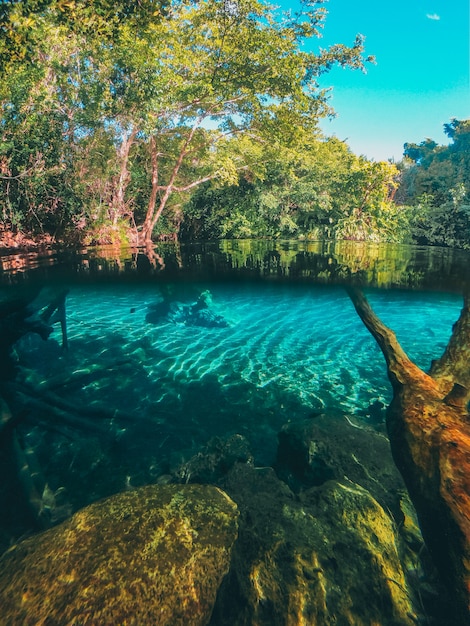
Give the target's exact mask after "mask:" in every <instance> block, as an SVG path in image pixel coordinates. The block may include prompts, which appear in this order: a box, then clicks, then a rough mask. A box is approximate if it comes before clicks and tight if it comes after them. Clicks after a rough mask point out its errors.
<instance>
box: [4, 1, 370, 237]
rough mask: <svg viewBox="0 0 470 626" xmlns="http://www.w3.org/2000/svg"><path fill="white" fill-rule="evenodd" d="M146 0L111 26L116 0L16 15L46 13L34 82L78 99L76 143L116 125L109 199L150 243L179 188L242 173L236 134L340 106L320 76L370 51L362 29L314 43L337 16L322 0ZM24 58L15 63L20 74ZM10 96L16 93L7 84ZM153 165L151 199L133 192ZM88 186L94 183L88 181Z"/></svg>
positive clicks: (307, 124)
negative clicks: (330, 100)
mask: <svg viewBox="0 0 470 626" xmlns="http://www.w3.org/2000/svg"><path fill="white" fill-rule="evenodd" d="M138 4H139V6H140V8H139V10H138V11H137V14H136V13H135V12H133V11H131V10H126V9H128V8H129V7H128V3H120V4H118V5H117V7H116V8H115V12H114V13H113V15H112V18H111V19H110V20H109V22H110V23H109V25H107V23H106V16H109V15H110V13H109V11H110V7H109V3H107V2H104V1H103V2H101V1H96V2H93V3H92V4H91V5H90V6H88V5H87V3H85V2H80V1H78V0H77V1H76V2H75V1H73V0H70V2H67V3H65V2H60V1H59V0H57V2H48V3H45V4H44V5H42V4H38V5H37V6H36V5H34V6H35V7H36V8H37V11H35V12H34V16H33V17H31V15H30V14H29V13H28V12H27V11H26V9H27V7H28V3H27V2H18V3H16V4H15V9H14V10H12V11H13V12H10V13H9V18H8V19H9V20H10V21H9V24H10V25H11V24H12V23H13V22H12V19H13V18H12V15H14V14H15V15H16V14H18V15H19V13H21V15H22V19H23V18H24V19H26V18H25V17H24V16H25V15H26V14H27V15H28V16H29V17H30V18H31V20H32V23H31V24H30V26H31V28H32V30H33V31H34V32H33V34H31V35H28V42H29V41H34V42H35V44H37V47H35V49H34V50H31V51H30V53H29V54H25V55H24V57H23V58H24V64H25V67H27V68H28V71H30V72H32V73H33V66H34V67H37V68H39V69H38V73H37V74H36V75H35V79H34V80H35V82H34V81H33V82H34V85H32V86H31V92H33V91H34V90H35V89H36V90H37V89H43V88H44V86H45V85H46V84H48V85H49V95H50V105H51V107H52V108H54V107H55V109H56V110H61V111H63V112H64V111H66V113H65V116H64V119H63V120H62V127H63V132H64V141H68V142H69V144H70V145H72V146H73V150H72V152H74V151H77V150H78V152H80V150H81V149H82V148H83V147H84V146H86V148H87V149H89V148H90V146H91V145H93V144H94V140H96V139H98V140H103V139H104V140H105V145H106V148H105V151H107V150H108V147H107V146H109V141H108V138H109V140H110V141H111V143H112V145H114V146H115V154H114V163H113V164H106V167H103V171H102V175H103V177H104V178H107V185H103V184H100V185H98V186H99V187H100V189H103V188H104V187H106V189H107V195H108V197H107V198H106V200H105V201H104V202H102V201H101V200H100V202H102V206H103V207H106V212H107V216H106V217H107V219H108V221H109V224H110V227H111V229H117V228H119V225H120V224H122V223H124V222H127V221H129V220H130V223H131V224H135V226H136V228H135V238H136V239H137V241H138V242H139V243H148V242H150V240H151V238H152V233H153V231H154V229H155V226H156V224H157V222H158V221H159V219H160V217H161V215H162V213H163V212H164V210H165V209H166V208H167V207H168V205H169V202H170V201H171V200H172V199H173V198H174V197H175V196H177V199H176V202H177V203H178V202H180V197H181V194H182V197H183V198H184V195H185V194H187V193H188V192H191V191H192V190H194V189H195V188H196V187H197V186H198V185H200V184H202V183H203V182H205V181H208V180H213V179H217V180H219V181H227V182H236V181H237V179H238V172H239V171H241V170H242V169H243V168H244V167H246V163H245V161H244V158H243V154H241V153H237V152H233V151H232V150H231V149H229V148H230V145H231V144H230V142H229V139H230V138H231V137H234V136H241V135H242V134H244V135H250V136H256V137H258V138H259V139H260V140H264V141H270V142H272V143H274V144H276V145H281V144H288V143H289V142H290V141H291V140H292V137H293V136H295V135H299V134H301V133H303V132H311V131H312V130H315V129H316V126H317V122H318V119H319V117H320V116H321V115H326V114H327V113H328V112H329V109H328V105H327V92H326V91H325V90H322V89H320V87H319V84H318V78H319V76H320V75H321V74H324V73H325V72H327V71H329V70H330V69H331V68H332V67H333V66H334V65H336V64H339V65H342V66H344V67H350V68H359V69H363V68H364V63H365V62H366V61H367V60H370V59H366V58H365V57H364V54H363V52H364V49H363V39H362V37H360V36H358V37H357V39H356V41H355V42H354V44H353V45H352V46H350V47H347V46H344V45H334V46H332V47H330V48H329V49H327V50H323V51H321V50H320V51H319V52H316V53H315V52H308V51H306V49H305V47H303V46H304V44H305V43H306V42H308V41H309V40H311V39H314V38H316V37H317V36H319V29H320V28H321V25H322V23H323V20H324V18H325V10H324V9H323V7H322V6H321V4H322V2H320V1H318V2H317V1H315V0H304V1H303V2H302V4H301V8H300V10H299V11H298V12H297V13H294V14H291V13H285V14H284V13H278V12H276V11H275V9H273V8H271V7H268V6H266V5H264V4H262V3H261V2H248V1H247V0H238V1H235V2H226V1H222V0H206V1H204V2H183V1H182V2H177V1H174V2H173V3H172V4H171V5H170V6H169V7H162V5H161V4H159V3H154V2H151V1H150V0H149V1H147V2H143V3H138ZM82 8H84V9H85V8H86V9H87V10H86V11H85V13H84V15H85V17H84V20H83V24H82V25H80V24H79V19H78V17H77V16H78V11H79V9H80V10H81V9H82ZM15 11H16V13H15ZM28 23H29V22H28ZM93 24H96V26H97V27H96V30H95V31H93V32H92V27H93ZM46 32H47V36H46V37H45V36H44V35H45V33H46ZM51 42H54V45H56V44H60V45H61V46H62V50H60V46H59V48H58V49H57V50H56V49H52V48H51ZM72 42H74V44H73V45H74V50H73V52H71V49H70V47H71V45H72ZM30 60H31V64H29V61H30ZM16 71H17V70H14V69H11V67H10V78H11V77H13V76H14V75H15V74H16ZM8 82H9V84H10V85H11V84H12V83H11V81H8ZM26 97H28V96H26ZM3 102H4V104H3V106H4V107H5V108H8V107H9V106H10V103H9V98H8V96H7V95H6V96H5V98H4V99H3ZM33 108H34V109H35V111H36V114H37V115H42V114H44V113H46V115H48V114H49V111H50V109H47V108H46V109H45V108H44V106H43V104H42V102H41V101H40V100H35V102H34V107H33ZM67 117H68V119H66V118H67ZM72 127H73V129H74V130H73V132H71V128H72ZM95 145H96V141H95ZM144 150H145V151H146V152H147V158H145V157H144V156H143V152H144ZM134 157H136V158H137V160H138V162H139V164H140V169H139V171H138V172H136V171H135V170H134V169H133V164H132V159H133V158H134ZM80 162H81V163H83V162H84V161H83V160H81V161H80ZM75 163H76V159H74V164H75ZM143 165H145V167H146V170H147V171H146V174H147V182H146V185H145V187H146V190H145V191H146V193H147V206H146V210H145V211H142V209H141V207H137V206H134V205H133V202H132V197H130V195H129V193H128V190H129V185H131V186H132V185H133V184H134V183H135V180H136V175H138V177H140V179H141V184H142V188H141V189H140V190H139V191H140V196H141V197H143V196H144V188H143V186H144V185H143V180H142V178H141V175H140V172H141V171H142V166H143ZM79 186H80V187H81V192H83V188H84V187H85V189H86V190H88V191H90V187H89V186H87V185H86V183H84V181H83V180H81V181H79ZM75 191H76V189H75ZM85 195H86V194H85Z"/></svg>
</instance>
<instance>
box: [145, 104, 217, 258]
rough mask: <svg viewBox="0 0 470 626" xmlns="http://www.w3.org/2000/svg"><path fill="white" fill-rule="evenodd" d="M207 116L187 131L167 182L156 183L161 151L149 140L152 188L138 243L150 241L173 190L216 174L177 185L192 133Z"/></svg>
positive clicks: (146, 244)
mask: <svg viewBox="0 0 470 626" xmlns="http://www.w3.org/2000/svg"><path fill="white" fill-rule="evenodd" d="M206 116H207V114H206V115H203V116H201V118H200V119H198V120H197V121H196V122H195V124H194V126H193V127H192V128H191V130H190V131H189V133H188V136H187V137H186V140H185V141H184V142H183V145H182V147H181V150H180V153H179V155H178V158H177V160H176V163H175V165H174V166H173V169H172V171H171V174H170V178H169V181H168V184H166V185H159V184H158V158H159V157H160V156H161V153H159V152H158V149H157V145H156V141H155V138H154V137H152V139H151V141H150V142H149V146H150V151H151V152H150V155H151V163H152V189H151V192H150V198H149V203H148V206H147V213H146V216H145V220H144V223H143V224H142V227H141V229H140V233H139V245H141V246H148V245H150V244H151V243H152V233H153V229H154V228H155V226H156V224H157V222H158V220H159V219H160V217H161V215H162V213H163V211H164V209H165V207H166V206H167V203H168V200H169V199H170V197H171V195H172V193H173V192H175V191H176V192H185V191H189V190H190V189H192V188H194V187H196V186H198V185H200V184H202V183H204V182H206V181H208V180H211V179H212V178H215V176H217V173H214V174H212V175H209V176H204V177H202V178H200V179H199V180H196V181H193V182H192V183H190V184H188V185H185V186H183V187H177V186H176V181H177V178H178V174H179V172H180V169H181V166H182V164H183V162H184V160H185V158H186V157H187V156H188V154H190V149H189V146H190V144H191V142H192V140H193V138H194V135H195V133H196V131H197V130H198V128H199V127H200V125H201V123H202V121H203V120H204V118H205V117H206ZM158 192H162V194H161V196H160V198H158Z"/></svg>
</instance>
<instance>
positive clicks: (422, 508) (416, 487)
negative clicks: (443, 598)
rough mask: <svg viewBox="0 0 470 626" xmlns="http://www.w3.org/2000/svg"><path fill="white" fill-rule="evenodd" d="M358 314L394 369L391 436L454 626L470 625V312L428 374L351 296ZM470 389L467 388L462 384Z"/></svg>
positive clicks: (359, 298) (356, 295)
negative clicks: (444, 587)
mask: <svg viewBox="0 0 470 626" xmlns="http://www.w3.org/2000/svg"><path fill="white" fill-rule="evenodd" d="M348 293H349V296H350V298H351V300H352V302H353V304H354V306H355V308H356V311H357V313H358V314H359V316H360V318H361V319H362V321H363V322H364V324H365V326H366V327H367V328H368V330H369V331H370V333H371V334H372V336H373V337H374V338H375V340H376V341H377V343H378V345H379V346H380V349H381V350H382V352H383V353H384V356H385V359H386V361H387V370H388V375H389V378H390V380H391V382H392V386H393V400H392V402H391V404H390V406H389V407H388V411H387V430H388V435H389V439H390V445H391V449H392V453H393V457H394V460H395V463H396V465H397V467H398V469H399V470H400V472H401V474H402V476H403V479H404V481H405V483H406V485H407V488H408V490H409V493H410V497H411V499H412V501H413V504H414V505H415V508H416V511H417V513H418V517H419V521H420V526H421V529H422V532H423V537H424V540H425V542H426V544H427V546H428V548H429V551H430V553H431V555H432V557H433V560H434V562H435V565H436V567H437V569H438V570H439V572H440V574H441V576H442V580H443V582H444V583H445V584H446V585H447V586H448V589H449V593H450V594H451V597H452V600H453V603H454V605H455V612H456V615H455V620H456V621H455V622H454V623H459V624H468V623H469V618H470V421H469V414H468V391H467V387H466V385H467V384H468V381H469V372H468V356H469V351H470V311H469V298H468V294H467V296H466V297H465V303H464V309H463V311H462V313H461V316H460V318H459V320H458V322H457V323H456V324H455V325H454V327H453V333H452V336H451V338H450V340H449V344H448V346H447V348H446V351H445V352H444V355H443V356H442V357H441V359H439V361H436V363H435V364H434V365H433V367H432V368H431V375H428V374H425V373H424V372H423V371H422V370H421V369H419V368H418V367H417V366H416V365H415V364H414V363H413V362H412V361H411V360H410V359H409V358H408V357H407V355H406V354H405V352H404V351H403V349H402V348H401V346H400V344H399V343H398V341H397V339H396V337H395V334H394V333H393V332H392V331H391V330H390V329H389V328H388V327H387V326H385V324H383V322H382V321H381V320H380V319H379V318H378V317H377V315H375V313H374V312H373V311H372V309H371V307H370V305H369V303H368V302H367V300H366V298H365V296H364V294H363V293H362V292H361V291H360V290H358V289H349V290H348ZM462 383H464V384H462Z"/></svg>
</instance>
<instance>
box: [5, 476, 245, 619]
mask: <svg viewBox="0 0 470 626" xmlns="http://www.w3.org/2000/svg"><path fill="white" fill-rule="evenodd" d="M237 520H238V511H237V507H236V505H235V504H234V503H233V502H232V500H231V499H230V498H229V497H228V496H227V495H226V494H225V493H224V492H223V491H221V490H220V489H218V488H216V487H211V486H203V485H151V486H147V487H142V488H140V489H136V490H134V491H129V492H125V493H121V494H118V495H116V496H113V497H111V498H107V499H105V500H102V501H99V502H96V503H94V504H92V505H90V506H88V507H86V508H84V509H82V510H81V511H79V512H77V513H76V514H75V515H74V516H73V517H72V518H70V520H68V521H67V522H64V523H63V524H61V525H60V526H57V527H55V528H52V529H50V530H47V531H46V532H44V533H42V534H40V535H36V536H33V537H30V538H28V539H25V540H24V541H22V542H20V543H18V544H17V545H15V546H13V547H12V548H11V549H10V550H8V551H7V552H6V553H5V554H4V555H3V556H2V558H1V559H0V606H1V607H2V610H1V612H2V625H3V626H10V625H15V624H21V625H29V624H31V625H33V624H34V625H36V624H60V625H65V624H80V626H88V625H90V626H91V625H96V624H126V625H138V626H141V625H143V624H168V625H170V624H171V626H174V625H177V624H184V625H185V626H186V625H188V624H190V625H193V624H194V625H195V624H206V623H207V622H208V620H209V619H210V615H211V612H212V608H213V604H214V602H215V598H216V593H217V589H218V588H219V585H220V583H221V581H222V579H223V577H224V575H225V574H226V573H227V571H228V569H229V564H230V557H231V550H232V546H233V543H234V541H235V539H236V537H237Z"/></svg>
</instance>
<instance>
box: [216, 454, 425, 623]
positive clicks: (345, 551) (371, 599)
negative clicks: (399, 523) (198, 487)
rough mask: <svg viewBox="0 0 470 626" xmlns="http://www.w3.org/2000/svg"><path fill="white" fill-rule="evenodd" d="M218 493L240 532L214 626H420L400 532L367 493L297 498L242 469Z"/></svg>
mask: <svg viewBox="0 0 470 626" xmlns="http://www.w3.org/2000/svg"><path fill="white" fill-rule="evenodd" d="M223 488H224V489H225V490H226V491H227V492H228V493H229V494H230V497H231V498H233V500H234V501H235V502H237V504H238V506H239V509H240V526H239V538H238V540H237V542H236V544H235V546H234V551H233V557H232V566H231V569H230V572H229V574H228V576H227V577H226V578H225V580H224V581H223V583H222V586H221V588H220V590H219V593H218V596H217V602H216V606H215V608H214V612H213V615H212V621H211V624H213V626H245V625H246V624H256V625H257V626H287V625H289V624H296V625H300V624H304V625H305V626H306V625H307V624H308V626H335V625H336V626H338V625H339V624H341V625H342V626H371V625H372V624H380V626H413V625H415V624H416V623H417V621H418V615H417V614H418V612H419V603H417V602H416V598H415V597H414V593H413V590H412V589H410V587H409V585H408V581H407V579H406V576H405V572H404V570H403V567H402V564H401V563H400V556H399V549H398V542H399V537H398V534H397V529H396V526H395V524H394V522H393V521H392V519H391V518H390V517H389V515H387V513H386V512H385V511H384V509H383V508H382V507H381V506H380V504H379V503H378V502H377V501H376V500H375V499H374V498H373V497H372V496H371V494H370V493H369V492H368V491H366V490H365V489H364V488H363V487H361V486H360V485H358V484H355V483H352V482H351V481H348V480H347V479H342V480H341V481H339V480H331V481H327V482H326V483H324V484H323V485H321V486H320V487H313V488H310V489H308V490H305V491H303V492H302V493H301V494H299V495H298V496H296V495H295V494H293V493H292V491H290V489H289V488H288V486H287V485H286V484H284V483H282V482H281V481H280V480H279V479H278V478H277V476H276V474H275V472H274V470H272V469H270V468H254V467H250V466H248V465H238V466H235V467H234V468H233V469H232V471H231V472H230V473H229V474H228V476H227V477H226V479H225V480H224V483H223Z"/></svg>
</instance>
